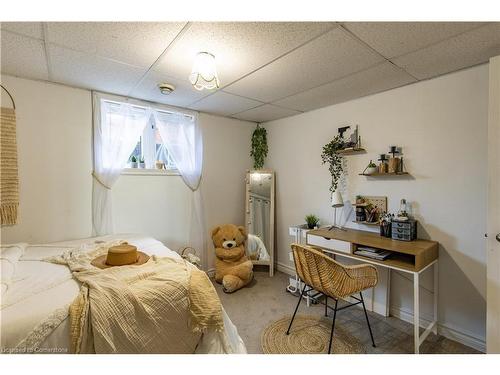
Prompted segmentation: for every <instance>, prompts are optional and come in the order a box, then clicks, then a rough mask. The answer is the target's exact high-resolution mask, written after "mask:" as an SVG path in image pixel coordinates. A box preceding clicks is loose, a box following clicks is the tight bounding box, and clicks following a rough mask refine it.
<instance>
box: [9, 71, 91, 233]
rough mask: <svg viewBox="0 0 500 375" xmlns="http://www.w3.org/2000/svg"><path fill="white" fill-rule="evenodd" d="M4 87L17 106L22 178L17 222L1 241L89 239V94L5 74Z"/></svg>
mask: <svg viewBox="0 0 500 375" xmlns="http://www.w3.org/2000/svg"><path fill="white" fill-rule="evenodd" d="M2 84H3V85H5V86H6V87H7V89H8V90H9V91H10V92H11V94H12V96H13V97H14V100H15V102H16V118H17V141H18V162H19V179H20V188H19V194H20V205H19V206H20V208H19V209H20V211H19V224H18V225H15V226H11V227H2V229H1V234H2V239H1V240H2V242H17V241H26V242H32V243H33V242H51V241H57V240H66V239H71V238H81V237H88V236H90V233H91V228H92V226H91V196H90V195H91V191H92V180H91V177H90V173H91V172H92V159H91V148H90V144H91V138H92V128H91V126H90V124H91V123H92V107H91V96H90V92H89V91H85V90H80V89H73V88H68V87H65V86H60V85H54V84H48V83H42V82H36V81H31V80H26V79H18V78H14V77H9V76H5V75H2ZM2 91H3V90H2ZM6 103H8V98H7V97H6V95H2V105H8V104H6Z"/></svg>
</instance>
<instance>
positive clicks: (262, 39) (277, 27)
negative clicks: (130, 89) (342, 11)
mask: <svg viewBox="0 0 500 375" xmlns="http://www.w3.org/2000/svg"><path fill="white" fill-rule="evenodd" d="M334 27H337V25H336V24H334V23H328V22H307V23H306V22H214V23H207V22H195V23H192V24H190V25H189V29H188V30H187V31H186V32H185V33H184V34H183V35H182V36H181V37H180V38H179V39H178V40H176V42H175V43H174V45H173V46H172V48H170V49H169V50H168V51H167V53H166V54H165V55H164V56H162V59H161V61H160V62H159V64H158V66H156V67H155V70H157V71H158V72H160V73H163V74H166V75H168V76H171V77H175V78H178V79H186V78H187V77H188V76H189V74H190V73H191V66H192V64H193V60H194V57H195V56H196V54H197V53H198V52H210V53H212V54H213V55H214V56H215V59H216V62H217V71H218V74H219V79H220V81H221V85H222V87H224V86H226V85H228V84H230V83H231V82H233V81H234V80H236V79H238V78H241V77H242V76H244V75H246V74H248V73H250V72H252V71H253V70H255V69H258V68H260V67H261V66H263V65H264V64H267V63H268V62H270V61H272V60H274V59H276V58H278V57H280V56H281V55H283V54H285V53H287V52H288V51H290V50H292V49H294V48H296V47H298V46H300V45H301V44H303V43H306V42H308V41H309V40H311V39H313V38H315V37H317V36H318V35H321V34H322V33H325V32H327V31H328V30H330V29H332V28H334Z"/></svg>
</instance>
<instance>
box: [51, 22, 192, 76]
mask: <svg viewBox="0 0 500 375" xmlns="http://www.w3.org/2000/svg"><path fill="white" fill-rule="evenodd" d="M185 24H186V23H185V22H50V23H48V40H49V41H50V42H51V43H54V44H58V45H59V46H62V47H67V48H71V49H74V50H77V51H81V52H86V53H89V54H97V55H99V56H103V57H107V58H110V59H114V60H118V61H121V62H124V63H127V64H131V65H135V66H138V67H150V66H151V65H152V64H153V63H154V62H155V61H156V60H157V59H158V57H159V56H160V55H161V53H162V52H163V51H164V50H165V49H166V48H167V46H168V45H169V44H170V43H171V42H172V40H173V39H174V38H175V37H176V36H177V34H178V33H179V32H180V30H181V29H182V27H183V26H184V25H185Z"/></svg>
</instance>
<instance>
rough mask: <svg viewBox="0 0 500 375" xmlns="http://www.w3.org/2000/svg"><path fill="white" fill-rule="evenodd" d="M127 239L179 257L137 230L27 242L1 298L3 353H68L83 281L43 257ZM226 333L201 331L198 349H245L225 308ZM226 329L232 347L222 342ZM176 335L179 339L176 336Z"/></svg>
mask: <svg viewBox="0 0 500 375" xmlns="http://www.w3.org/2000/svg"><path fill="white" fill-rule="evenodd" d="M114 240H126V241H127V242H129V243H130V244H133V245H135V246H137V247H138V248H139V249H140V250H141V251H143V252H145V253H146V254H148V255H157V256H159V257H170V258H177V259H180V256H179V254H177V253H176V252H174V251H172V250H170V249H168V248H167V247H165V246H164V245H163V244H162V243H161V242H159V241H157V240H155V239H153V238H150V237H143V236H138V235H112V236H103V237H94V238H88V239H82V240H75V241H65V242H58V243H51V244H45V245H29V246H25V248H24V253H23V255H22V256H21V258H20V259H19V261H18V262H17V264H16V272H15V276H14V278H13V281H12V283H11V284H10V285H9V289H8V292H7V293H5V294H4V295H3V298H2V301H1V304H2V306H1V310H0V314H1V327H0V328H1V334H0V336H1V350H2V352H3V353H24V352H38V353H68V352H69V348H70V343H69V340H70V327H69V318H68V307H69V305H70V304H71V303H72V302H73V300H74V299H75V297H76V296H77V295H78V293H79V290H80V284H79V282H78V281H76V280H75V279H74V278H73V277H72V275H71V272H70V270H69V268H68V267H67V266H65V265H58V264H53V263H49V262H46V261H43V259H46V258H48V257H52V256H57V255H61V254H62V253H63V252H64V251H65V250H67V249H68V248H89V249H90V248H92V247H93V246H95V244H96V243H101V242H110V241H114ZM223 320H224V330H223V332H222V333H220V332H214V331H208V332H206V333H204V334H203V335H202V336H201V339H200V341H199V343H198V345H197V347H196V351H195V353H200V354H201V353H213V354H222V353H240V354H241V353H246V348H245V345H244V343H243V341H242V340H241V338H240V337H239V335H238V332H237V329H236V327H235V326H234V324H233V323H232V322H231V320H230V319H229V317H228V316H227V314H226V312H225V311H224V309H223ZM221 334H225V335H226V338H227V341H228V342H229V346H230V348H229V349H228V348H227V341H226V345H225V346H224V345H222V342H221V341H222V340H221V337H220V335H221ZM173 339H175V338H173Z"/></svg>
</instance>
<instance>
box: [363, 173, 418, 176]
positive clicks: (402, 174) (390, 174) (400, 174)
mask: <svg viewBox="0 0 500 375" xmlns="http://www.w3.org/2000/svg"><path fill="white" fill-rule="evenodd" d="M359 175H360V176H367V177H385V176H410V174H409V173H408V172H397V173H378V172H377V173H370V174H368V173H360V174H359Z"/></svg>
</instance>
